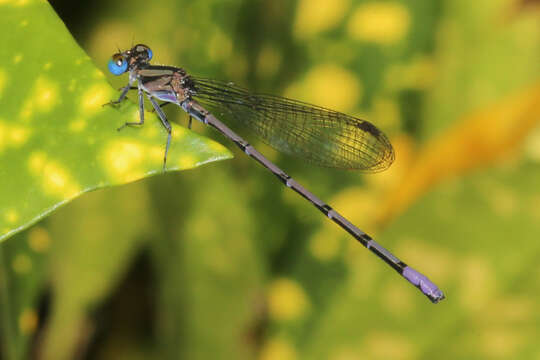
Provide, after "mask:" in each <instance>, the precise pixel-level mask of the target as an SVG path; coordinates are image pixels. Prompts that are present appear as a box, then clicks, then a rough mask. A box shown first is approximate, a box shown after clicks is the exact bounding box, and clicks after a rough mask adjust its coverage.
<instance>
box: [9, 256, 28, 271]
mask: <svg viewBox="0 0 540 360" xmlns="http://www.w3.org/2000/svg"><path fill="white" fill-rule="evenodd" d="M11 266H12V268H13V271H15V272H16V273H17V274H19V275H23V274H27V273H28V272H30V270H32V261H31V260H30V257H29V256H28V255H26V254H18V255H17V256H15V258H14V259H13V263H12V264H11Z"/></svg>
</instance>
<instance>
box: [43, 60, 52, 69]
mask: <svg viewBox="0 0 540 360" xmlns="http://www.w3.org/2000/svg"><path fill="white" fill-rule="evenodd" d="M51 67H52V63H51V62H48V63H46V64H45V65H43V70H45V71H46V70H49V69H50V68H51Z"/></svg>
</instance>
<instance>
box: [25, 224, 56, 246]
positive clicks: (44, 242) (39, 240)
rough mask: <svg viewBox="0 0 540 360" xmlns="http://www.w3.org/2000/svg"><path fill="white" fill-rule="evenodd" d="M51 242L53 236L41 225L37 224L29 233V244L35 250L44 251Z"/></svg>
mask: <svg viewBox="0 0 540 360" xmlns="http://www.w3.org/2000/svg"><path fill="white" fill-rule="evenodd" d="M50 244H51V238H50V236H49V232H48V231H47V230H46V229H45V228H43V227H41V226H36V227H34V228H32V230H30V233H29V234H28V245H30V248H31V249H32V250H34V251H35V252H44V251H47V250H48V249H49V247H50Z"/></svg>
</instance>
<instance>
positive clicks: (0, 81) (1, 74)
mask: <svg viewBox="0 0 540 360" xmlns="http://www.w3.org/2000/svg"><path fill="white" fill-rule="evenodd" d="M6 82H7V75H6V72H5V71H4V70H1V69H0V99H1V98H2V95H3V94H4V88H5V87H6Z"/></svg>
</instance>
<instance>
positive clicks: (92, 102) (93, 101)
mask: <svg viewBox="0 0 540 360" xmlns="http://www.w3.org/2000/svg"><path fill="white" fill-rule="evenodd" d="M112 97H113V94H112V92H111V89H110V88H109V86H108V85H106V84H104V83H99V84H95V85H93V86H91V87H90V88H89V89H88V90H86V91H85V92H84V93H83V94H82V96H81V100H80V106H81V112H82V113H83V114H88V113H93V112H96V111H98V110H100V109H101V108H102V106H103V104H105V103H108V102H109V101H110V100H111V98H112Z"/></svg>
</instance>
